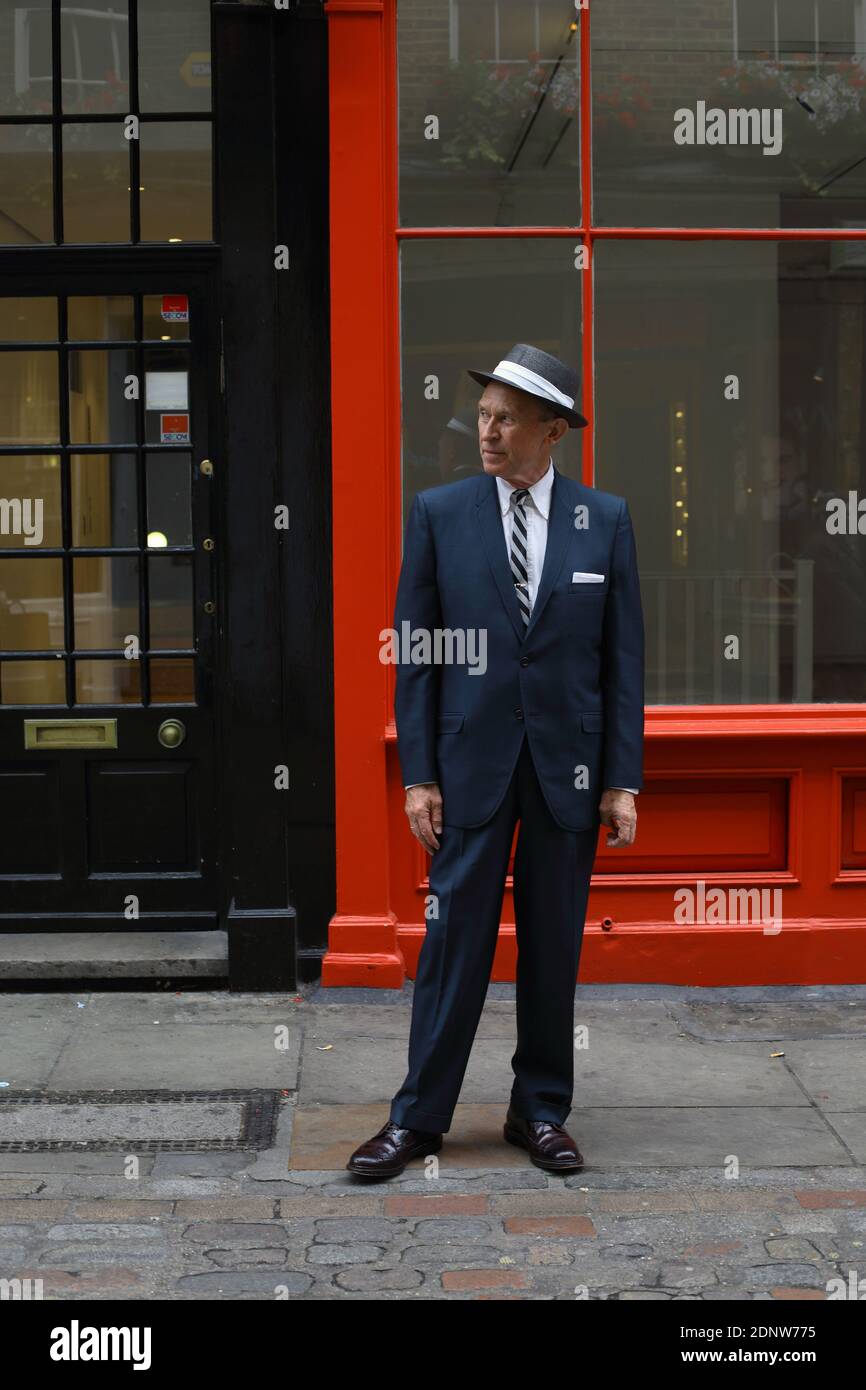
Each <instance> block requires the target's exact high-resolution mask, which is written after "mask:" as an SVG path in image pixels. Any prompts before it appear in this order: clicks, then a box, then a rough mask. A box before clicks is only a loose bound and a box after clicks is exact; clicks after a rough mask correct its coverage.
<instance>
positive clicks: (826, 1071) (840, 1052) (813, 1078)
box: [785, 1039, 866, 1114]
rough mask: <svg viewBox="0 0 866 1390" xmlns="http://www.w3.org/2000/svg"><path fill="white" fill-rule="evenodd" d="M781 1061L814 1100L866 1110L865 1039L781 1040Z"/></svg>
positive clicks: (825, 1106) (836, 1107) (823, 1105)
mask: <svg viewBox="0 0 866 1390" xmlns="http://www.w3.org/2000/svg"><path fill="white" fill-rule="evenodd" d="M785 1062H786V1065H787V1066H788V1067H790V1069H791V1071H792V1072H793V1073H794V1075H795V1076H796V1077H797V1079H798V1080H799V1081H800V1083H801V1085H802V1086H803V1087H804V1088H805V1090H806V1091H807V1092H808V1094H809V1095H810V1096H811V1097H812V1099H813V1100H814V1102H815V1104H816V1105H818V1106H819V1107H820V1108H821V1109H822V1110H824V1111H826V1112H827V1113H828V1114H830V1113H832V1112H833V1111H835V1110H864V1111H866V1041H861V1040H859V1039H851V1040H848V1041H842V1040H838V1041H816V1042H809V1043H798V1042H789V1043H786V1044H785Z"/></svg>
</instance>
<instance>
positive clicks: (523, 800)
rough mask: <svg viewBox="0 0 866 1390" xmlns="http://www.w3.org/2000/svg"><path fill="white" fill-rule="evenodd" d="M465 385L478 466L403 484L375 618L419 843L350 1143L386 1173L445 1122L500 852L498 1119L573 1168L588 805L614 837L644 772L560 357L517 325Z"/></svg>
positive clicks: (617, 505) (540, 1154)
mask: <svg viewBox="0 0 866 1390" xmlns="http://www.w3.org/2000/svg"><path fill="white" fill-rule="evenodd" d="M470 374H471V375H472V377H473V378H474V379H475V380H477V381H478V382H480V383H481V384H482V385H483V386H484V392H483V394H482V396H481V399H480V401H479V406H478V436H479V448H480V453H481V463H482V468H483V472H482V473H478V474H476V475H475V476H473V477H468V478H464V479H461V480H460V481H459V482H454V483H449V484H446V485H444V486H441V487H436V488H430V489H428V490H426V491H424V492H420V493H418V494H417V496H416V497H415V499H414V501H413V503H412V508H411V512H410V515H409V519H408V523H407V527H406V538H405V544H404V551H403V565H402V569H401V572H400V582H399V586H398V591H397V602H396V611H395V619H394V631H395V637H396V639H397V641H398V645H399V659H398V665H397V687H396V700H395V715H396V723H397V736H398V748H399V756H400V765H401V769H402V772H403V781H404V784H405V786H406V789H407V790H406V808H405V809H406V814H407V816H408V818H409V824H410V826H411V828H412V833H413V834H414V835H415V836H416V838H417V839H418V840H420V842H421V844H422V845H423V846H424V847H425V849H426V850H427V852H428V853H429V854H430V855H432V859H431V863H430V894H431V899H430V902H431V907H430V909H429V911H428V920H427V929H426V936H425V939H424V944H423V946H422V949H421V953H420V957H419V961H418V973H417V978H416V981H415V993H414V1000H413V1006H412V1022H411V1030H410V1038H409V1059H408V1062H409V1067H408V1073H407V1075H406V1079H405V1081H404V1082H403V1085H402V1086H401V1087H400V1090H399V1091H398V1092H397V1094H396V1095H395V1096H394V1098H393V1100H392V1103H391V1113H390V1118H389V1120H388V1121H387V1123H386V1124H385V1125H384V1126H383V1127H382V1129H381V1130H379V1132H378V1133H377V1134H376V1135H374V1136H373V1138H372V1139H369V1140H367V1141H366V1142H365V1143H364V1144H362V1145H361V1146H360V1148H358V1149H357V1150H356V1151H355V1153H354V1154H353V1155H352V1157H351V1158H350V1160H349V1162H348V1164H347V1167H348V1168H349V1170H350V1171H351V1172H353V1173H357V1174H359V1175H361V1176H365V1177H391V1176H393V1175H395V1174H397V1173H400V1172H402V1171H403V1168H404V1167H405V1165H406V1163H407V1162H408V1160H409V1159H411V1158H414V1157H417V1156H419V1155H423V1154H428V1153H434V1152H436V1151H437V1150H438V1149H439V1148H440V1147H441V1145H442V1135H443V1134H444V1133H445V1132H446V1131H447V1130H448V1129H449V1128H450V1125H451V1121H452V1118H453V1111H454V1107H455V1105H456V1103H457V1098H458V1095H459V1092H460V1087H461V1084H462V1081H463V1077H464V1074H465V1071H466V1066H467V1063H468V1060H469V1053H470V1050H471V1047H472V1042H473V1039H474V1037H475V1032H476V1029H477V1026H478V1022H479V1019H480V1017H481V1012H482V1009H483V1007H484V1001H485V995H486V992H487V985H488V982H489V979H490V971H491V966H492V963H493V954H494V951H495V948H496V941H497V933H498V926H499V920H500V913H501V908H502V899H503V894H504V890H505V877H506V873H507V867H508V858H509V853H510V849H511V844H512V839H513V835H514V829H515V825H516V824H517V822H518V821H519V823H520V830H519V834H518V839H517V849H516V853H515V861H514V909H515V920H516V932H517V948H518V963H517V991H516V992H517V1049H516V1051H515V1053H514V1055H513V1057H512V1069H513V1071H514V1082H513V1085H512V1090H511V1100H510V1105H509V1108H508V1113H507V1116H506V1120H505V1126H504V1137H505V1138H506V1139H507V1140H508V1141H509V1142H511V1143H514V1144H519V1145H521V1146H522V1147H524V1148H525V1149H527V1151H528V1153H529V1157H530V1158H531V1160H532V1162H533V1163H536V1164H537V1165H538V1166H539V1167H542V1168H545V1169H547V1170H548V1171H552V1172H561V1171H575V1170H578V1169H580V1168H581V1167H582V1166H583V1158H582V1156H581V1154H580V1152H579V1150H578V1148H577V1145H576V1144H575V1142H574V1140H573V1138H572V1137H571V1135H570V1134H568V1132H567V1131H566V1129H565V1128H564V1122H565V1120H566V1119H567V1117H568V1114H569V1111H570V1109H571V1101H572V1093H573V1087H574V1040H573V1027H574V985H575V980H576V977H577V970H578V963H579V959H580V948H581V944H582V939H583V927H584V917H585V913H586V904H587V898H588V894H589V883H590V875H591V872H592V864H593V860H594V857H595V851H596V845H597V842H598V830H599V824H600V823H601V824H604V825H606V826H609V827H611V832H612V833H611V834H610V835H609V836H608V839H607V844H608V845H609V846H611V847H617V846H623V845H629V844H631V843H632V842H633V841H634V838H635V829H636V823H637V814H636V810H635V795H636V794H637V793H638V792H639V790H640V788H641V786H642V779H643V715H644V633H643V618H642V612H641V599H640V586H639V581H638V571H637V555H636V551H635V543H634V535H633V532H632V525H631V518H630V516H629V511H628V507H627V505H626V503H625V501H624V500H623V499H622V498H620V497H614V496H612V495H611V494H610V493H605V492H598V491H596V490H595V489H594V488H588V487H584V486H583V485H582V484H581V483H577V482H574V481H572V480H571V479H570V478H567V477H565V476H564V474H562V473H560V472H559V471H558V470H557V469H556V468H554V466H553V461H552V459H551V456H550V450H551V448H552V447H553V446H554V445H555V444H556V443H558V441H559V440H560V439H561V438H562V437H563V435H564V434H565V432H566V430H567V429H568V428H569V426H572V427H580V426H583V425H585V424H586V423H587V422H586V420H585V419H584V417H583V416H582V415H580V414H579V413H578V412H577V411H576V410H575V408H574V403H575V400H576V399H577V397H578V395H579V379H578V376H577V373H576V372H574V371H573V370H572V369H571V368H570V367H568V366H567V365H566V364H565V363H564V362H561V361H560V360H559V359H558V358H556V357H552V356H551V355H550V354H548V353H545V352H542V351H541V350H540V349H538V348H534V347H531V346H529V345H528V344H525V343H518V344H517V345H516V346H515V347H514V348H512V350H511V352H509V353H508V354H507V356H506V357H504V358H503V359H502V361H501V362H499V363H498V365H497V367H496V368H495V369H494V371H492V372H480V371H479V372H476V371H473V372H471V373H470Z"/></svg>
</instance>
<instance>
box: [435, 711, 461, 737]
mask: <svg viewBox="0 0 866 1390" xmlns="http://www.w3.org/2000/svg"><path fill="white" fill-rule="evenodd" d="M465 718H466V715H465V714H437V716H436V732H437V734H459V733H460V730H461V729H462V728H463V720H464V719H465Z"/></svg>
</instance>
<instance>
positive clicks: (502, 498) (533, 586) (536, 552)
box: [405, 459, 638, 796]
mask: <svg viewBox="0 0 866 1390" xmlns="http://www.w3.org/2000/svg"><path fill="white" fill-rule="evenodd" d="M553 479H554V471H553V459H550V461H549V463H548V467H547V472H546V473H545V474H544V476H543V477H541V478H539V479H538V482H537V483H533V484H532V487H531V488H530V489H529V497H528V498H527V499H526V502H525V504H524V511H525V514H526V578H527V584H528V587H529V611H530V613H531V612H532V609H533V607H534V605H535V596H536V594H537V593H538V585H539V583H540V581H541V572H542V570H543V569H544V554H545V551H546V550H547V519H548V517H549V515H550V499H551V496H552V494H553ZM496 490H497V494H498V497H499V510H500V512H501V513H502V530H503V532H504V534H505V553H506V554H507V555H510V554H511V528H512V527H513V525H514V508H513V507H512V505H511V494H512V492H514V491H515V488H514V484H513V483H509V482H506V481H505V479H504V478H500V477H499V476H498V475H497V478H496ZM426 785H429V784H428V783H424V782H410V783H409V784H408V786H407V787H406V788H405V790H406V791H408V790H409V787H421V786H426ZM610 790H611V791H622V792H631V793H632V794H633V795H634V796H637V795H638V792H637V788H635V787H611V788H610Z"/></svg>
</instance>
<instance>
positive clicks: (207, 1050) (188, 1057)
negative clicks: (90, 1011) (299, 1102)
mask: <svg viewBox="0 0 866 1390" xmlns="http://www.w3.org/2000/svg"><path fill="white" fill-rule="evenodd" d="M155 1017H156V1018H158V1017H159V1014H158V1013H157V1014H156V1015H155ZM274 1042H275V1035H274V1031H273V1028H272V1027H271V1025H270V1022H254V1023H245V1022H243V1014H242V1012H241V1011H238V1014H237V1015H236V1020H235V1022H234V1023H224V1024H220V1025H215V1026H210V1025H198V1024H183V1023H177V1024H171V1023H170V1024H162V1023H159V1024H157V1023H151V1024H150V1025H149V1026H147V1025H144V1024H138V1025H136V1024H126V1023H125V1022H123V1020H122V1019H121V1018H118V1017H115V1018H114V1020H113V1021H112V1022H111V1023H109V1022H108V1021H107V1020H106V1021H105V1022H100V1023H99V1025H98V1026H97V1025H96V1024H95V1023H94V1025H93V1026H91V1025H90V1024H89V1023H88V1022H87V1021H85V1023H84V1025H83V1026H82V1027H80V1028H78V1029H77V1030H76V1032H75V1036H74V1037H73V1038H72V1039H71V1041H70V1042H69V1044H68V1046H67V1047H66V1049H65V1051H64V1053H63V1056H62V1057H61V1058H60V1060H59V1061H58V1063H57V1065H56V1067H55V1069H54V1071H53V1072H52V1075H51V1088H52V1089H53V1090H59V1091H74V1090H82V1091H101V1090H106V1089H109V1088H110V1087H114V1088H116V1089H120V1090H126V1091H129V1090H135V1089H140V1090H147V1089H150V1088H155V1089H158V1090H165V1091H185V1090H194V1091H198V1090H202V1089H207V1088H208V1087H211V1088H212V1089H213V1090H220V1091H221V1090H228V1089H231V1088H232V1087H238V1088H243V1087H257V1088H261V1089H271V1088H273V1089H274V1090H279V1089H288V1090H291V1089H294V1087H295V1086H296V1085H297V1076H298V1056H299V1047H300V1033H299V1031H298V1030H297V1029H290V1030H289V1032H288V1050H287V1051H285V1052H282V1051H279V1050H278V1049H277V1048H276V1047H275V1046H274ZM203 1083H204V1085H203Z"/></svg>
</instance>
